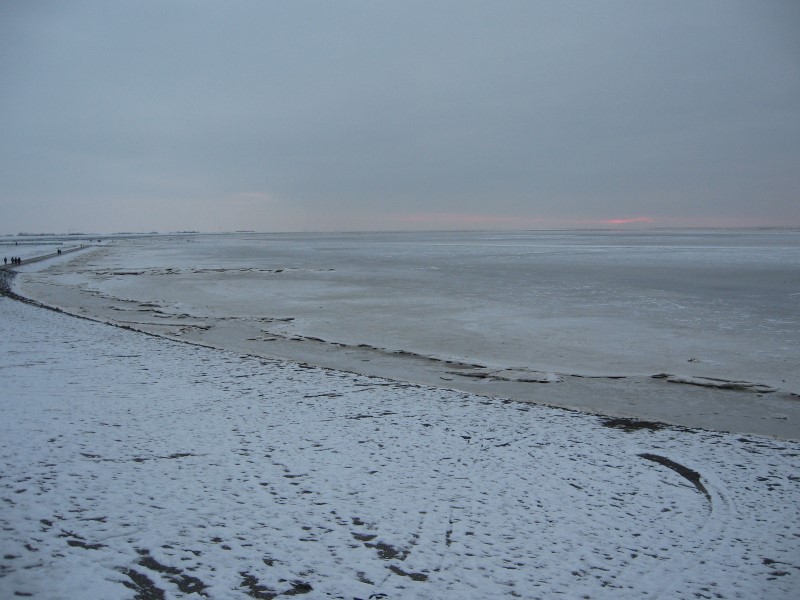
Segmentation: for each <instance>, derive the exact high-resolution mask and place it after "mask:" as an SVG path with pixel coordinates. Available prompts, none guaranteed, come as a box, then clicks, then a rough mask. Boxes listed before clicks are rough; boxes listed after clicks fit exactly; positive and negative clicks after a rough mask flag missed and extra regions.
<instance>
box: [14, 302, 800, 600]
mask: <svg viewBox="0 0 800 600" xmlns="http://www.w3.org/2000/svg"><path fill="white" fill-rule="evenodd" d="M0 312H2V315H3V319H2V321H1V322H2V338H0V339H2V342H0V343H2V347H3V356H4V361H3V364H2V372H3V384H2V385H3V408H2V410H3V419H2V422H3V425H2V445H1V448H2V449H1V450H0V452H1V455H2V464H3V469H2V479H1V480H0V482H1V483H0V489H2V492H1V495H2V504H0V506H2V509H0V520H1V521H2V527H3V534H2V561H1V563H0V565H1V566H0V592H1V593H0V595H2V596H3V597H13V596H23V597H25V596H31V597H36V598H86V597H95V598H182V597H209V598H248V597H250V598H271V597H280V596H282V595H296V594H306V595H307V597H311V598H324V597H332V598H348V599H350V598H365V599H366V598H369V597H373V598H487V597H521V598H549V597H553V596H555V595H563V596H565V597H574V598H580V597H591V598H620V597H625V598H640V597H641V598H655V597H662V598H697V597H700V598H703V597H707V598H767V597H768V598H792V597H794V592H796V589H797V578H798V576H800V561H798V555H800V529H799V528H798V527H800V524H798V521H797V515H798V512H799V511H798V508H800V507H799V506H798V499H799V496H798V485H799V483H800V482H799V481H798V477H797V473H798V466H799V465H800V445H798V443H797V442H789V441H777V440H774V439H769V438H760V437H756V436H746V437H743V436H740V435H734V434H725V433H715V432H707V431H693V430H686V429H679V428H672V427H657V426H655V425H652V426H650V427H642V428H631V427H629V425H630V423H626V422H620V421H614V420H608V419H603V418H601V417H597V416H592V415H587V414H583V413H580V412H573V411H565V410H562V409H554V408H547V407H541V406H535V405H530V404H524V403H519V402H509V401H503V400H499V399H498V400H491V399H486V398H482V397H479V396H474V395H470V394H467V393H462V392H457V391H448V390H442V389H436V388H429V387H424V386H415V385H409V384H402V383H397V382H393V381H389V380H384V379H379V378H370V377H364V376H358V375H352V374H346V373H341V372H336V371H331V370H324V369H319V368H311V367H308V366H304V365H300V364H296V363H290V362H279V361H269V360H265V359H261V358H256V357H248V356H242V355H240V354H236V353H231V352H225V351H219V350H213V349H207V348H201V347H197V346H188V345H185V344H180V343H176V342H173V341H169V340H165V339H159V338H156V337H152V336H148V335H145V334H141V333H135V332H131V331H126V330H123V329H120V328H113V327H108V326H106V325H103V324H99V323H93V322H89V321H86V320H83V319H76V318H73V317H69V316H66V315H63V314H58V313H55V312H52V311H47V310H43V309H40V308H37V307H34V306H29V305H26V304H23V303H20V302H16V301H13V300H10V299H7V298H0Z"/></svg>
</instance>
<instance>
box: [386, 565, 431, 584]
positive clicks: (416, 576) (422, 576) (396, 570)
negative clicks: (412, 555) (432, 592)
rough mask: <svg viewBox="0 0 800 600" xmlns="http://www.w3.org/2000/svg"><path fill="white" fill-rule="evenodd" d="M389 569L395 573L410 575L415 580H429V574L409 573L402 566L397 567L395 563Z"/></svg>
mask: <svg viewBox="0 0 800 600" xmlns="http://www.w3.org/2000/svg"><path fill="white" fill-rule="evenodd" d="M389 570H390V571H391V572H392V573H394V574H395V575H400V576H401V577H409V578H410V579H411V580H413V581H427V580H428V576H427V575H425V573H408V572H406V571H403V569H401V568H400V567H396V566H395V565H390V566H389Z"/></svg>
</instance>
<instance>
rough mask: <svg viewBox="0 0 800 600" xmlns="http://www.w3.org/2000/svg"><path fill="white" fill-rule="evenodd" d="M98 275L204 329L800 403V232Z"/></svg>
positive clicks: (592, 239) (428, 237)
mask: <svg viewBox="0 0 800 600" xmlns="http://www.w3.org/2000/svg"><path fill="white" fill-rule="evenodd" d="M87 262H89V263H90V264H84V265H83V266H80V264H78V266H77V270H79V271H80V275H81V276H82V277H83V278H84V285H85V286H86V287H87V288H88V289H90V290H92V291H94V292H95V293H97V294H101V295H104V296H107V297H108V298H120V299H124V300H128V301H138V302H143V303H156V304H160V305H164V306H171V305H175V304H180V305H181V311H182V312H187V313H190V314H193V315H197V316H202V317H219V318H223V317H224V318H227V317H236V318H242V319H247V318H249V319H257V318H262V317H278V318H285V317H291V318H292V321H291V323H289V324H288V325H287V324H283V325H282V326H281V329H280V333H286V334H293V335H297V336H305V337H315V338H320V339H324V340H326V341H329V342H332V343H343V344H348V345H353V346H357V345H359V344H365V345H369V346H373V347H379V348H388V349H390V350H395V351H397V350H402V351H406V352H411V353H414V354H418V355H422V356H435V357H439V358H443V359H454V360H461V361H464V362H474V363H477V364H481V365H484V366H487V367H492V368H496V369H503V368H514V367H518V366H520V367H524V368H526V369H531V370H536V371H542V372H556V373H580V374H584V375H609V374H614V375H620V374H628V375H652V374H655V373H659V372H668V373H673V374H676V375H685V376H690V377H716V378H722V379H729V380H734V379H742V380H745V381H752V382H756V383H763V384H766V385H769V386H772V387H776V388H781V389H789V390H790V391H795V392H797V391H800V375H798V373H797V369H795V368H794V366H795V365H796V364H798V362H800V350H799V349H800V295H798V292H800V290H798V288H797V285H798V282H797V278H796V273H797V272H798V271H800V234H798V233H796V232H791V231H785V232H650V233H647V234H642V233H637V234H623V233H607V232H606V233H601V232H561V233H552V232H550V233H545V232H530V233H437V234H348V235H345V234H337V235H331V234H327V235H311V234H309V235H299V234H298V235H288V234H283V235H253V234H249V235H245V234H240V235H218V236H195V237H191V238H180V237H156V238H150V239H136V240H125V241H121V242H119V243H117V244H116V245H115V246H114V247H111V248H106V249H105V250H103V251H102V253H101V254H95V256H94V257H93V258H92V259H91V261H89V259H87ZM62 268H63V269H65V270H66V271H68V272H70V273H71V271H74V270H76V264H75V263H66V262H65V263H60V265H59V266H54V267H53V268H52V269H50V270H43V271H41V272H40V273H37V274H31V276H30V277H31V280H33V281H35V280H36V278H37V277H38V278H40V280H43V281H44V282H45V283H53V282H56V283H57V282H58V277H59V276H60V275H59V273H62V272H63V271H60V270H59V269H62ZM48 278H49V279H48ZM72 281H73V280H72V279H70V283H72ZM20 285H23V286H24V285H25V282H24V280H23V281H20Z"/></svg>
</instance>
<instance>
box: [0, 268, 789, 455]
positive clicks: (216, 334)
mask: <svg viewBox="0 0 800 600" xmlns="http://www.w3.org/2000/svg"><path fill="white" fill-rule="evenodd" d="M13 285H14V284H12V286H11V288H13ZM11 288H10V293H8V294H7V295H9V296H10V297H12V298H16V299H18V300H21V301H24V302H29V303H31V304H34V305H37V306H40V307H42V308H46V309H50V310H55V311H57V312H64V313H66V314H69V315H71V316H76V317H79V318H84V319H88V320H90V321H95V322H100V323H104V324H108V325H112V326H115V327H120V328H122V329H128V330H133V331H140V332H143V333H146V334H149V335H154V336H157V337H163V338H166V339H170V340H174V341H180V342H184V343H187V344H191V345H197V346H204V347H210V348H215V349H218V350H228V351H234V352H237V353H240V354H244V355H249V356H256V357H263V358H271V359H278V360H289V361H292V362H295V363H298V364H307V365H312V366H316V367H321V368H325V369H332V370H336V371H342V372H346V373H354V374H358V375H366V376H374V377H382V378H387V379H391V380H394V381H398V382H405V383H412V384H418V385H425V386H432V387H436V388H441V389H449V390H458V391H463V392H468V393H472V394H476V395H480V396H483V397H488V398H507V399H511V400H516V401H520V402H529V403H533V404H538V405H543V406H549V407H558V408H563V409H568V410H575V411H579V412H583V413H588V414H595V415H601V416H606V417H609V418H619V419H631V420H637V421H645V422H648V421H653V422H657V423H663V424H668V425H676V426H682V427H690V428H697V429H703V430H708V431H724V432H736V433H742V434H755V435H764V436H769V437H775V438H778V439H786V440H800V398H798V397H797V395H795V394H792V393H790V392H786V391H782V390H771V389H770V388H767V387H766V386H758V385H755V384H749V383H746V382H731V381H725V380H713V379H705V380H704V379H702V378H697V377H681V376H680V375H677V376H669V375H667V374H663V373H662V374H653V375H642V376H585V375H580V374H568V373H553V372H539V371H531V370H527V369H490V368H487V367H485V366H484V365H479V364H475V363H464V362H459V361H450V360H444V359H437V358H432V357H426V356H422V355H418V354H414V353H411V352H405V351H391V350H385V349H381V348H375V347H371V346H366V345H360V346H347V345H344V344H337V343H333V342H326V341H325V340H322V339H320V338H314V337H302V336H284V337H280V336H278V335H276V334H275V333H266V332H263V330H262V332H261V333H260V334H259V330H260V328H261V325H263V323H260V322H254V321H253V320H248V319H235V318H234V319H225V318H219V319H213V318H198V317H191V316H190V315H186V316H183V317H182V318H181V317H180V316H177V317H174V318H172V316H170V318H165V317H164V315H163V314H159V312H160V311H158V310H156V309H155V308H154V307H147V306H141V304H140V303H136V302H132V306H129V307H127V308H125V309H123V308H122V307H121V306H117V305H112V306H110V307H109V306H108V299H99V298H95V297H92V296H89V295H87V294H82V293H81V292H80V291H79V290H76V289H74V288H69V287H68V286H61V288H60V292H61V298H62V302H61V303H60V304H56V303H51V302H48V301H46V299H44V298H42V296H46V294H41V295H39V297H37V295H36V294H32V295H31V294H30V293H29V290H24V291H22V293H20V292H19V291H14V290H13V289H11ZM50 300H51V301H52V298H50ZM121 302H123V301H120V300H117V304H120V303H121ZM133 305H135V308H134V306H133ZM134 309H135V310H136V315H137V320H135V321H133V320H125V319H121V318H120V317H119V316H117V315H125V313H126V312H127V313H129V315H128V316H130V314H132V313H131V311H132V310H134ZM114 313H116V314H114ZM148 319H149V320H148Z"/></svg>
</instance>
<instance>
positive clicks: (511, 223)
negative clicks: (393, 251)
mask: <svg viewBox="0 0 800 600" xmlns="http://www.w3.org/2000/svg"><path fill="white" fill-rule="evenodd" d="M394 219H395V220H396V221H401V222H404V223H413V224H414V225H417V226H428V227H448V226H449V227H481V226H483V227H498V228H504V229H505V228H513V229H524V228H537V227H538V228H573V227H575V228H582V227H608V226H620V225H636V224H653V223H655V222H656V220H655V219H654V218H653V217H632V218H627V219H574V218H546V217H527V216H515V215H486V214H475V213H415V214H407V215H395V216H394Z"/></svg>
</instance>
